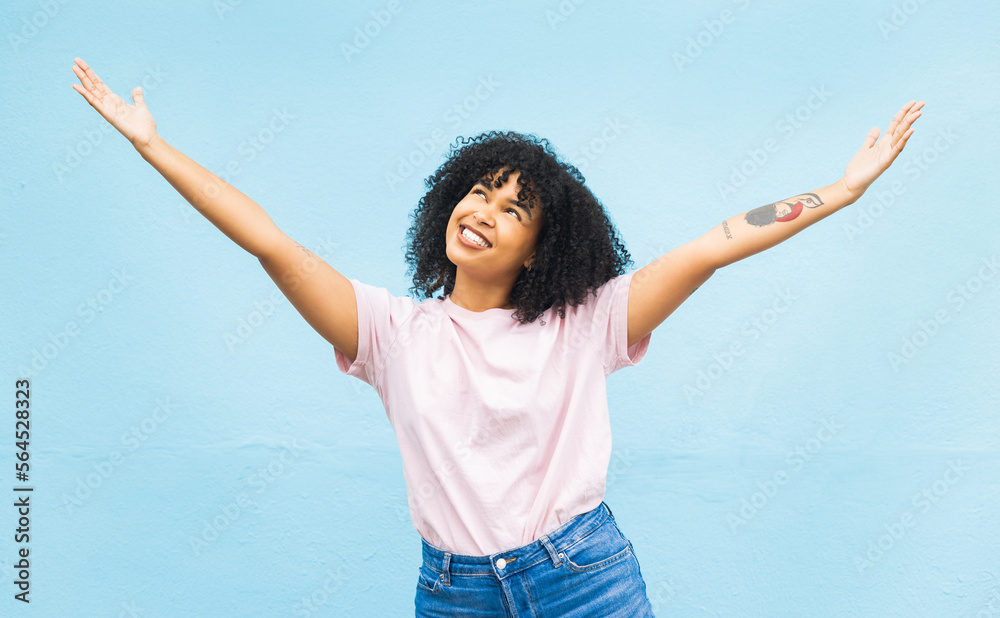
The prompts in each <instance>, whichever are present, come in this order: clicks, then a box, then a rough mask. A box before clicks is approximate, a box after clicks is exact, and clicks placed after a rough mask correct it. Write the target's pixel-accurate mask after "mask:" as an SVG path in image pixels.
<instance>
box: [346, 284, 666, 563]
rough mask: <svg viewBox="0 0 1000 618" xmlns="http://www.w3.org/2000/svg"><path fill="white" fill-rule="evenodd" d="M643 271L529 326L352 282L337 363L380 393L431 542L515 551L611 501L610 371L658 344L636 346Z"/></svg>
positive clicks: (494, 312) (462, 550)
mask: <svg viewBox="0 0 1000 618" xmlns="http://www.w3.org/2000/svg"><path fill="white" fill-rule="evenodd" d="M632 274H633V273H628V274H626V275H621V276H619V277H615V278H613V279H611V280H609V281H608V282H607V283H605V284H604V285H602V286H601V287H600V288H598V289H597V291H596V292H597V294H596V296H594V294H593V293H591V295H590V296H588V298H587V302H586V303H584V304H581V305H578V306H576V307H569V306H567V307H566V318H565V319H560V318H559V314H558V313H557V312H556V311H555V309H552V308H550V309H548V310H546V311H545V312H544V313H543V314H542V315H541V317H540V318H539V319H537V320H535V321H534V322H532V323H530V324H523V325H522V324H520V323H519V322H518V321H517V320H515V319H513V318H512V317H511V316H512V314H513V310H512V309H499V308H496V309H487V310H486V311H482V312H475V311H469V310H468V309H464V308H462V307H459V306H458V305H456V304H455V303H453V302H451V299H450V298H449V297H446V298H444V299H427V300H424V301H422V302H416V301H414V300H412V299H410V298H409V297H399V296H393V295H391V294H390V293H389V291H388V290H386V289H384V288H378V287H374V286H371V285H367V284H364V283H361V282H360V281H358V280H356V279H351V283H352V284H353V286H354V292H355V295H356V297H357V305H358V356H357V358H356V359H355V360H354V362H353V363H350V362H349V359H348V358H347V357H346V356H345V355H344V354H342V353H341V352H340V351H339V350H336V349H335V353H336V358H337V367H338V369H340V371H342V372H344V373H346V374H348V375H351V376H354V377H356V378H358V379H360V380H363V381H364V382H366V383H368V384H370V385H372V386H373V387H374V388H375V390H376V391H377V392H378V394H379V397H380V398H381V399H382V403H383V404H384V406H385V412H386V415H387V416H388V418H389V422H390V423H391V424H392V427H393V429H394V430H395V433H396V439H397V440H398V442H399V449H400V453H401V455H402V460H403V475H404V477H405V479H406V489H407V500H408V502H409V507H410V516H411V518H412V519H413V526H414V528H416V530H417V532H418V533H419V534H420V536H421V537H423V538H424V539H425V540H426V541H427V542H428V543H430V544H431V545H435V546H437V547H440V548H442V549H444V550H446V551H450V552H452V553H455V554H470V555H486V554H492V553H496V552H500V551H506V550H508V549H513V548H515V547H520V546H522V545H526V544H528V543H531V542H532V541H535V540H536V539H538V538H539V537H541V536H542V535H543V534H545V533H546V532H549V531H551V530H554V529H555V528H558V527H559V526H560V525H562V524H563V523H565V522H566V521H567V520H569V519H570V518H571V517H573V516H574V515H578V514H580V513H585V512H587V511H589V510H591V509H593V508H595V507H597V506H598V505H599V504H600V503H601V501H602V500H603V499H604V483H605V479H606V476H607V472H608V462H609V460H610V458H611V424H610V421H609V418H608V403H607V393H606V390H605V378H606V377H607V376H608V375H610V374H611V373H612V372H614V371H617V370H618V369H620V368H622V367H630V366H632V365H634V364H636V363H638V362H639V361H640V360H642V357H643V356H645V354H646V349H647V347H648V346H649V339H650V335H646V337H644V338H643V339H642V340H641V341H639V342H638V343H636V344H635V345H633V346H632V347H631V348H629V349H627V350H626V345H627V343H628V341H627V325H626V320H627V317H628V289H629V282H630V281H631V279H632ZM543 319H544V320H545V325H544V326H543V325H542V323H541V320H543Z"/></svg>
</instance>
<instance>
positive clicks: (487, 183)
mask: <svg viewBox="0 0 1000 618" xmlns="http://www.w3.org/2000/svg"><path fill="white" fill-rule="evenodd" d="M480 186H481V187H483V188H484V189H486V190H487V191H489V192H490V193H493V186H492V185H491V184H490V181H489V179H488V178H480V179H479V180H478V181H476V184H475V185H473V187H480ZM507 203H508V204H510V205H512V206H517V207H518V208H520V209H521V210H523V211H524V212H526V213H527V214H528V221H531V220H532V218H533V217H532V216H531V209H529V208H528V207H527V206H525V205H524V204H522V203H521V202H520V201H518V200H515V199H513V198H509V197H508V198H507Z"/></svg>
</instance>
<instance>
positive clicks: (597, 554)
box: [559, 519, 632, 573]
mask: <svg viewBox="0 0 1000 618" xmlns="http://www.w3.org/2000/svg"><path fill="white" fill-rule="evenodd" d="M631 553H632V544H631V543H629V541H628V539H626V538H625V535H623V534H622V533H621V532H620V531H619V530H618V526H616V525H615V524H614V522H613V520H610V519H609V520H607V521H605V522H604V524H602V525H601V526H599V527H598V528H597V529H596V530H594V531H593V532H591V533H590V534H588V535H587V536H585V537H584V538H582V539H580V540H579V541H577V542H576V543H575V544H574V545H572V546H571V547H568V548H567V549H565V550H563V551H561V552H559V556H560V558H562V559H563V560H565V562H566V566H567V567H568V568H569V569H570V570H571V571H576V572H578V573H582V572H585V571H596V570H599V569H603V568H606V567H609V566H611V565H613V564H616V563H618V562H620V561H622V560H624V559H625V558H628V557H629V555H630V554H631Z"/></svg>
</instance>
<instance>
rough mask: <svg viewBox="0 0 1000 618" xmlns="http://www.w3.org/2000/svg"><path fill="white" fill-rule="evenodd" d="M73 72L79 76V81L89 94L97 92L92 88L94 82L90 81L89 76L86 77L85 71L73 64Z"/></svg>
mask: <svg viewBox="0 0 1000 618" xmlns="http://www.w3.org/2000/svg"><path fill="white" fill-rule="evenodd" d="M73 72H74V73H76V76H77V77H79V78H80V83H81V84H83V87H84V88H86V89H87V91H88V92H90V93H91V94H97V90H96V89H95V88H94V82H92V81H90V78H89V77H87V73H86V72H84V70H83V69H81V68H80V67H78V66H75V67H73Z"/></svg>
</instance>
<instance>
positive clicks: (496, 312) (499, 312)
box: [442, 294, 516, 319]
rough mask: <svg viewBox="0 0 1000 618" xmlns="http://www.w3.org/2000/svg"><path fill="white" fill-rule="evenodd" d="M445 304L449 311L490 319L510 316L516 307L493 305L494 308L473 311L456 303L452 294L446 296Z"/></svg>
mask: <svg viewBox="0 0 1000 618" xmlns="http://www.w3.org/2000/svg"><path fill="white" fill-rule="evenodd" d="M442 302H443V304H444V306H446V307H448V309H449V311H450V312H452V313H457V314H459V315H463V316H468V317H475V318H480V319H488V318H493V317H499V316H508V315H511V314H513V313H514V311H516V309H504V308H503V307H493V308H492V309H486V310H484V311H472V310H471V309H466V308H465V307H460V306H458V305H456V304H455V303H454V302H453V301H452V300H451V295H450V294H449V295H448V296H445V297H444V300H443V301H442Z"/></svg>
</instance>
